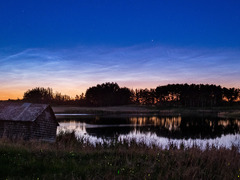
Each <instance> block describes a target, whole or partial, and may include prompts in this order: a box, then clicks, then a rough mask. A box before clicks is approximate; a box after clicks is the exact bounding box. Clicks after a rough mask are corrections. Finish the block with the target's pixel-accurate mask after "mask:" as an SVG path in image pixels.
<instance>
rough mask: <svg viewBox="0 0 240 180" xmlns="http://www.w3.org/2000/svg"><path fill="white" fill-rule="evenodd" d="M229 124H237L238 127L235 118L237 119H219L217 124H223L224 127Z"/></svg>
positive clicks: (237, 121)
mask: <svg viewBox="0 0 240 180" xmlns="http://www.w3.org/2000/svg"><path fill="white" fill-rule="evenodd" d="M230 124H234V125H237V126H238V127H239V128H240V121H239V120H237V119H236V120H234V121H230V120H220V121H218V125H221V126H224V127H227V126H229V125H230Z"/></svg>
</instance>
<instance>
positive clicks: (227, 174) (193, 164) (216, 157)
mask: <svg viewBox="0 0 240 180" xmlns="http://www.w3.org/2000/svg"><path fill="white" fill-rule="evenodd" d="M0 166H1V167H0V177H1V179H238V176H239V175H240V169H239V168H240V153H239V151H238V149H237V148H235V147H232V149H224V148H221V149H215V148H213V147H208V148H207V149H206V150H205V151H202V150H200V149H198V148H196V147H193V148H189V149H185V148H184V147H183V146H182V147H181V149H177V148H176V147H174V145H171V146H170V149H169V150H164V149H160V148H157V147H153V148H149V147H147V146H145V145H144V144H136V143H135V142H131V145H130V146H129V144H127V143H125V142H113V143H112V144H110V145H108V146H107V145H106V144H105V145H96V147H94V146H92V145H91V144H89V143H88V142H84V141H82V140H80V141H78V140H77V139H76V137H75V135H74V133H68V134H60V135H59V136H58V138H57V141H56V143H53V144H50V143H43V142H24V141H10V140H6V139H2V140H1V141H0Z"/></svg>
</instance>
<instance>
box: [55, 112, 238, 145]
mask: <svg viewBox="0 0 240 180" xmlns="http://www.w3.org/2000/svg"><path fill="white" fill-rule="evenodd" d="M57 118H58V120H59V122H60V126H59V128H58V132H59V131H73V130H74V131H75V133H76V135H77V136H78V137H83V136H84V137H87V138H92V139H95V142H96V141H97V139H98V140H100V141H102V140H103V139H111V138H113V137H114V138H118V139H119V140H122V139H126V140H129V139H135V140H137V139H138V140H139V139H142V140H143V141H144V142H145V143H149V142H152V141H154V142H155V143H157V144H158V143H160V144H164V143H163V142H166V141H168V143H169V141H179V142H180V141H185V142H188V143H189V142H190V141H194V142H195V141H198V142H199V143H202V144H205V143H206V142H208V141H209V142H212V143H214V144H215V145H216V144H219V143H220V142H221V143H222V142H223V140H221V139H224V137H231V138H230V139H229V138H228V142H232V141H234V142H239V132H240V131H239V130H240V121H239V120H238V119H220V118H218V117H204V116H203V117H199V116H197V117H181V116H175V117H166V116H164V117H163V116H140V115H135V116H133V115H131V116H128V115H117V116H116V115H109V116H94V115H86V116H78V117H76V116H66V115H65V116H57ZM225 139H226V138H225ZM236 139H238V140H236ZM216 140H218V142H216ZM200 141H201V142H200ZM213 141H214V142H213ZM225 141H227V140H225ZM225 144H226V143H225ZM158 145H159V144H158Z"/></svg>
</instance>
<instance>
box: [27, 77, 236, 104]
mask: <svg viewBox="0 0 240 180" xmlns="http://www.w3.org/2000/svg"><path fill="white" fill-rule="evenodd" d="M23 101H26V102H33V103H48V104H56V105H78V106H116V105H127V104H137V105H155V106H163V107H164V106H175V107H213V106H224V105H230V104H236V103H238V104H239V101H240V90H239V89H236V88H225V87H224V88H222V87H221V86H216V85H212V84H211V85H209V84H205V85H204V84H190V85H189V84H168V85H165V86H158V87H156V88H155V89H147V88H146V89H135V90H133V89H129V88H127V87H119V85H118V84H117V83H113V82H112V83H110V82H106V83H103V84H98V85H96V86H92V87H89V88H88V89H87V90H86V92H85V93H82V94H81V95H76V97H75V98H70V96H68V95H62V94H61V93H58V92H56V93H53V90H52V89H51V88H42V87H36V88H34V89H31V90H28V91H26V92H25V93H24V96H23Z"/></svg>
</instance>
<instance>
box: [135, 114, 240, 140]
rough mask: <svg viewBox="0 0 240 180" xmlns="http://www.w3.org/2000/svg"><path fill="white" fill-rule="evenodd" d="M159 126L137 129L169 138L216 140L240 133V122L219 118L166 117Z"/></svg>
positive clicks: (160, 120)
mask: <svg viewBox="0 0 240 180" xmlns="http://www.w3.org/2000/svg"><path fill="white" fill-rule="evenodd" d="M158 120H159V122H158V123H157V124H158V125H157V126H150V127H141V126H139V127H136V130H137V131H138V132H141V133H145V132H149V131H151V132H153V133H156V134H157V135H158V136H164V137H168V138H177V139H181V138H186V139H187V138H201V139H203V138H216V137H220V136H221V135H223V134H224V135H226V134H235V133H238V132H239V127H240V121H238V120H231V119H228V120H220V119H219V118H217V117H211V118H207V117H182V118H181V117H178V118H176V117H175V118H174V117H164V118H159V119H158Z"/></svg>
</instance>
